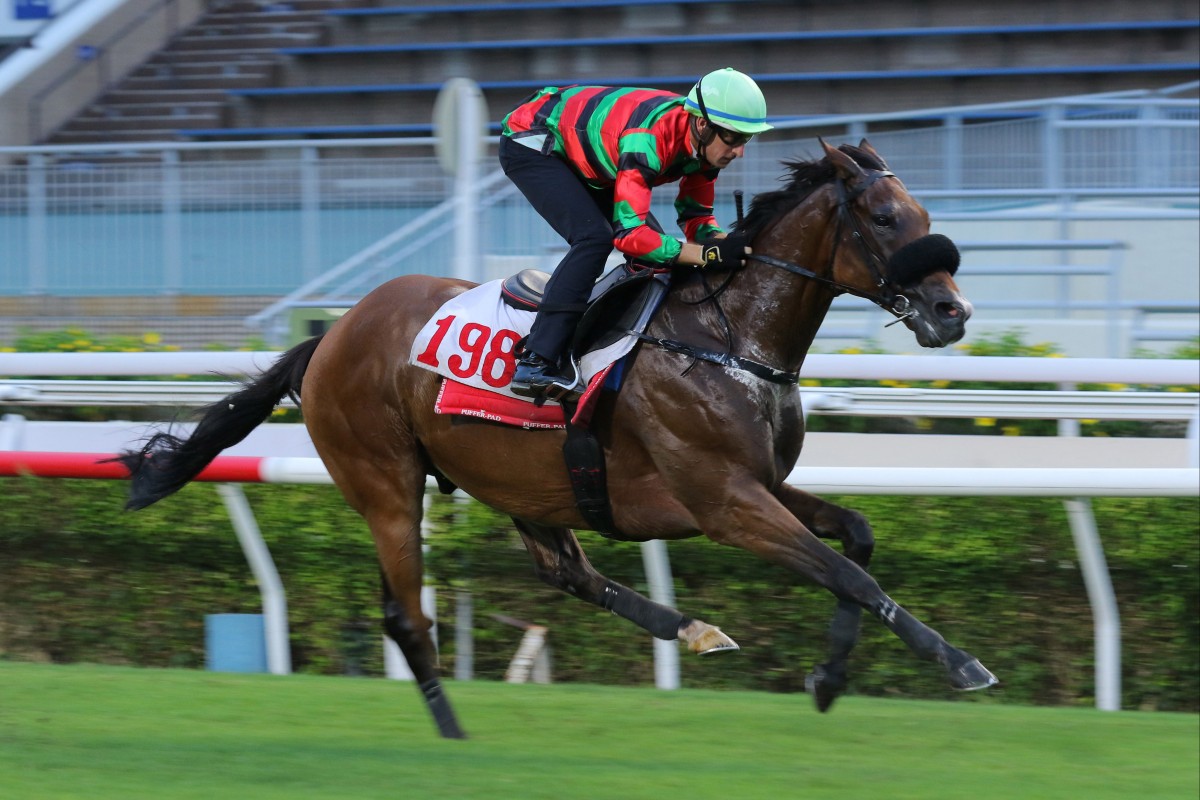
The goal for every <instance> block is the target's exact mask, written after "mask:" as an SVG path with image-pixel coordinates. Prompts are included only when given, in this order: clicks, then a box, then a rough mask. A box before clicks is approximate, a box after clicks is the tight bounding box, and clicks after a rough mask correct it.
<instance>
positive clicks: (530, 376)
mask: <svg viewBox="0 0 1200 800" xmlns="http://www.w3.org/2000/svg"><path fill="white" fill-rule="evenodd" d="M553 370H554V364H553V363H551V362H550V361H548V360H547V359H545V358H542V357H541V356H539V355H538V354H537V353H534V352H532V351H526V352H525V355H523V356H521V358H520V359H518V360H517V369H516V372H514V373H513V377H512V383H510V384H509V387H508V388H509V389H510V390H512V393H513V394H516V395H520V396H521V397H537V396H538V395H540V394H541V393H542V392H544V391H546V389H547V388H549V387H550V386H552V385H553V384H554V383H556V382H558V381H560V380H561V378H559V377H558V376H556V375H554V374H553Z"/></svg>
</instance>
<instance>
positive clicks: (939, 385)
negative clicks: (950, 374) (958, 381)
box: [930, 380, 950, 389]
mask: <svg viewBox="0 0 1200 800" xmlns="http://www.w3.org/2000/svg"><path fill="white" fill-rule="evenodd" d="M930 385H931V386H932V387H933V388H934V389H945V388H946V387H947V386H949V385H950V381H947V380H937V381H934V382H933V383H932V384H930Z"/></svg>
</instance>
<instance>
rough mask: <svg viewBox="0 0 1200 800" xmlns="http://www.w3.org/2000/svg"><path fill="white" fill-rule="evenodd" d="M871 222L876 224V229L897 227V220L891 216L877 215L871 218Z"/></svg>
mask: <svg viewBox="0 0 1200 800" xmlns="http://www.w3.org/2000/svg"><path fill="white" fill-rule="evenodd" d="M871 221H872V222H874V223H875V227H876V228H894V227H896V218H895V217H893V216H892V215H891V214H876V215H875V216H873V217H871Z"/></svg>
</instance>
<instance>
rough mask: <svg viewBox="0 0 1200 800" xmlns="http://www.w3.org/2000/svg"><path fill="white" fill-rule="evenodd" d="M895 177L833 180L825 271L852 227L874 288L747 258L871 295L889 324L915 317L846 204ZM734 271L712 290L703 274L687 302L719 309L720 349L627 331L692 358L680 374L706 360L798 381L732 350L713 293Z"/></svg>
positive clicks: (879, 174)
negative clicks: (699, 290) (832, 223)
mask: <svg viewBox="0 0 1200 800" xmlns="http://www.w3.org/2000/svg"><path fill="white" fill-rule="evenodd" d="M895 177H896V175H895V173H893V172H891V171H890V170H887V169H882V170H873V171H872V174H871V175H870V177H869V178H868V179H867V180H865V181H863V182H862V183H861V184H859V185H857V186H855V187H854V189H853V191H850V190H848V189H847V187H846V182H845V180H844V179H843V178H842V177H841V176H840V175H839V176H838V177H837V179H836V181H837V182H836V184H835V189H836V191H837V200H838V204H837V215H838V216H837V227H836V228H835V229H834V238H833V252H832V253H830V255H829V267H828V269H827V270H826V271H827V272H829V273H832V272H833V266H834V264H835V263H836V262H837V252H838V247H839V246H840V245H841V242H842V231H843V229H844V228H845V227H847V226H849V227H850V228H852V230H851V232H850V238H851V239H853V240H854V241H855V242H856V243H857V245H858V247H859V249H860V250H861V251H862V254H863V257H864V259H863V260H864V262H865V263H866V265H867V268H868V269H869V270H870V271H871V277H872V279H873V280H874V281H875V291H874V292H870V291H866V290H863V289H859V288H857V287H855V286H850V285H849V284H845V283H842V282H840V281H836V280H834V279H832V278H827V277H825V276H824V275H820V274H818V273H816V272H813V271H812V270H811V269H808V268H807V267H802V266H800V265H799V264H794V263H792V262H791V261H785V260H783V259H781V258H775V257H774V256H767V255H759V254H757V253H752V254H750V255H749V256H747V257H746V260H747V261H757V262H759V263H760V264H765V265H767V266H770V267H775V268H777V269H782V270H785V271H787V272H790V273H792V274H793V275H798V276H800V277H802V278H805V279H807V280H812V281H816V282H817V283H821V284H824V285H826V286H829V287H831V288H832V289H833V290H834V296H837V295H840V294H852V295H855V296H857V297H862V298H864V299H866V300H870V301H871V302H872V303H874V304H875V305H877V306H879V307H880V308H882V309H883V310H884V311H887V312H888V313H890V314H892V315H893V316H895V317H896V319H894V320H893V321H892V322H889V323H888V325H895V324H896V323H897V322H900V321H902V320H904V319H908V318H911V317H916V316H919V312H918V311H917V309H916V307H915V306H913V304H912V303H911V301H909V299H908V298H907V297H906V296H905V295H903V294H901V293H900V292H899V291H897V290H896V289H894V288H893V286H892V283H891V281H890V280H889V279H888V275H887V270H888V261H887V259H885V258H884V257H883V256H882V255H880V254H879V252H878V251H877V250H876V249H875V248H873V247H872V246H871V245H870V243H868V242H867V239H866V237H865V236H864V235H863V232H862V226H861V225H860V224H859V221H858V217H856V216H855V214H854V212H853V211H851V210H850V207H851V206H852V205H853V204H854V202H855V201H856V200H858V198H859V197H861V196H862V195H863V193H864V192H866V191H867V189H869V188H871V187H872V186H873V185H874V184H875V183H876V182H877V181H880V180H882V179H884V178H895ZM741 216H742V215H741V204H740V202H739V204H738V218H739V219H738V221H739V222H741ZM734 274H735V273H734V272H730V273H729V275H728V276H727V277H726V278H725V280H724V281H722V283H721V285H720V286H719V287H717V288H716V289H714V290H709V289H708V280H707V277H705V276H704V275H703V274H702V276H701V277H702V280H703V281H704V285H705V294H704V296H703V297H701V298H700V299H699V300H695V301H689V304H691V305H698V304H699V303H703V302H706V301H709V300H711V301H712V302H713V303H714V305H715V306H716V309H717V315H718V316H719V317H720V319H721V323H722V326H723V327H724V329H725V351H724V352H720V351H717V350H708V349H705V348H700V347H695V346H693V345H689V344H686V343H684V342H679V341H676V340H674V339H660V338H658V337H655V336H650V335H649V334H646V333H642V332H638V331H632V330H631V331H627V333H630V334H632V335H634V336H636V337H637V338H638V339H641V340H642V341H644V342H649V343H650V344H654V345H657V346H658V347H661V348H662V349H664V350H667V351H669V352H672V353H679V354H681V355H685V356H688V357H690V358H691V359H692V363H691V364H690V365H688V367H687V369H685V370H684V371H683V374H684V375H686V374H687V373H688V372H689V371H691V369H692V367H694V366H696V362H697V361H708V362H710V363H713V364H719V365H721V366H723V367H729V368H732V369H738V370H742V371H744V372H749V373H750V374H752V375H755V376H757V377H759V378H762V379H763V380H766V381H770V382H771V383H780V384H785V385H787V384H795V383H797V382H798V381H799V379H800V375H799V373H798V372H786V371H784V370H780V369H776V368H775V367H772V366H770V365H767V364H763V363H761V362H758V361H755V360H753V359H750V358H744V357H741V356H735V355H734V354H733V353H732V352H731V351H732V349H733V331H732V329H731V327H730V325H729V320H728V319H727V318H726V317H725V313H724V311H722V309H721V305H720V302H719V301H718V299H717V298H718V297H719V296H720V294H721V293H722V292H723V291H724V290H725V287H727V286H728V285H729V282H730V281H731V280H733V276H734Z"/></svg>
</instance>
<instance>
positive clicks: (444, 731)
mask: <svg viewBox="0 0 1200 800" xmlns="http://www.w3.org/2000/svg"><path fill="white" fill-rule="evenodd" d="M420 688H421V694H422V695H424V697H425V705H427V706H428V707H429V713H431V714H433V721H434V722H435V723H437V727H438V733H440V734H441V735H442V737H443V738H445V739H465V738H467V734H466V733H464V732H463V729H462V728H460V727H458V719H457V718H455V716H454V709H453V708H451V707H450V700H449V698H447V697H446V693H445V691H443V690H442V684H441V681H439V680H438V679H437V678H434V679H433V680H429V681H425V683H422V684H421V685H420Z"/></svg>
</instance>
